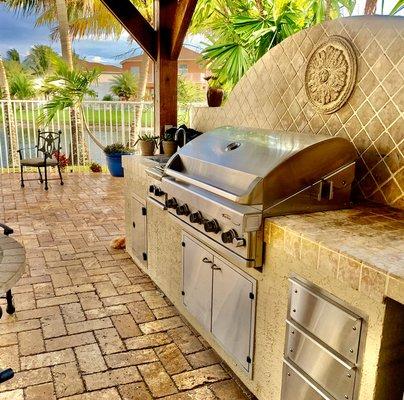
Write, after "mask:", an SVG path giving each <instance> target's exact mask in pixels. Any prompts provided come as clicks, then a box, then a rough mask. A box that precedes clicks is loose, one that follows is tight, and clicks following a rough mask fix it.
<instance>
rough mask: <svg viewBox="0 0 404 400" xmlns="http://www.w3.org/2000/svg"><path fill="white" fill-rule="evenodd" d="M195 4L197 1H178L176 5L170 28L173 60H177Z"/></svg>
mask: <svg viewBox="0 0 404 400" xmlns="http://www.w3.org/2000/svg"><path fill="white" fill-rule="evenodd" d="M197 3H198V0H179V1H178V3H177V7H176V11H175V15H174V19H173V21H172V28H171V51H170V55H171V58H172V59H173V60H178V57H179V55H180V52H181V48H182V45H183V43H184V39H185V36H186V34H187V31H188V28H189V25H190V24H191V20H192V15H193V13H194V11H195V7H196V4H197Z"/></svg>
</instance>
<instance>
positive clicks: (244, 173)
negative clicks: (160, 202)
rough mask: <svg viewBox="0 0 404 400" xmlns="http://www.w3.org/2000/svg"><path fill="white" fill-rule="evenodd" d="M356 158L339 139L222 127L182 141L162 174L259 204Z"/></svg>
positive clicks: (222, 194) (229, 196)
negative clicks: (184, 141)
mask: <svg viewBox="0 0 404 400" xmlns="http://www.w3.org/2000/svg"><path fill="white" fill-rule="evenodd" d="M356 157H357V156H356V151H355V149H354V147H353V145H352V143H351V142H349V141H348V140H346V139H343V138H338V137H331V136H322V135H308V134H302V133H292V132H278V131H271V130H264V129H255V128H238V127H230V126H227V127H222V128H218V129H215V130H212V131H210V132H206V133H204V134H203V135H201V136H199V137H197V138H196V139H194V140H193V141H191V142H189V143H187V144H186V145H185V146H184V147H182V148H181V149H180V150H179V151H178V152H177V153H176V154H175V155H174V156H173V157H172V158H171V159H170V160H169V162H168V163H167V165H166V168H165V173H166V174H167V175H168V176H171V177H173V178H175V179H177V180H179V181H183V182H187V183H190V184H193V185H195V186H197V187H200V188H203V189H205V190H209V191H210V192H212V193H216V194H219V195H221V196H223V197H225V198H227V199H229V200H232V201H234V202H236V203H240V204H263V205H264V207H265V206H266V205H268V204H269V203H272V202H274V201H277V200H279V199H282V198H285V197H287V196H290V195H292V194H294V193H297V192H298V191H299V190H302V189H303V188H305V187H307V186H309V185H311V184H313V183H315V182H317V181H318V180H320V179H321V178H323V177H324V176H327V175H329V174H330V173H331V172H333V171H336V170H338V169H340V168H341V167H343V166H345V165H347V164H350V163H352V162H353V161H355V159H356Z"/></svg>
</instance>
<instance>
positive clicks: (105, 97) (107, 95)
mask: <svg viewBox="0 0 404 400" xmlns="http://www.w3.org/2000/svg"><path fill="white" fill-rule="evenodd" d="M102 101H114V98H113V96H112V95H111V94H106V95H105V96H104V97H103V98H102Z"/></svg>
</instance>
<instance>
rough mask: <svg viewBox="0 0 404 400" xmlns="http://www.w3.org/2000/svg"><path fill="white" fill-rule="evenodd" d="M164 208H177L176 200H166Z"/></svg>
mask: <svg viewBox="0 0 404 400" xmlns="http://www.w3.org/2000/svg"><path fill="white" fill-rule="evenodd" d="M166 207H167V208H177V207H178V203H177V200H176V199H175V198H174V197H172V198H171V199H167V200H166Z"/></svg>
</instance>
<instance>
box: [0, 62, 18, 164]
mask: <svg viewBox="0 0 404 400" xmlns="http://www.w3.org/2000/svg"><path fill="white" fill-rule="evenodd" d="M0 89H1V94H2V98H3V99H4V100H5V102H4V103H3V110H4V117H3V118H4V123H5V129H6V135H7V148H8V163H9V164H8V165H9V166H11V167H15V166H17V150H18V138H17V131H16V127H15V119H14V112H13V106H12V103H11V96H10V89H9V85H8V79H7V74H6V69H5V68H4V64H3V59H2V58H1V57H0Z"/></svg>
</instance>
